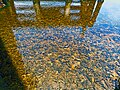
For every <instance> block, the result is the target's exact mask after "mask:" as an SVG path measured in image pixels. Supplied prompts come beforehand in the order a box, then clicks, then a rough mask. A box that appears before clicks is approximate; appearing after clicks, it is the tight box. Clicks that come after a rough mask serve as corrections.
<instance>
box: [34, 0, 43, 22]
mask: <svg viewBox="0 0 120 90" xmlns="http://www.w3.org/2000/svg"><path fill="white" fill-rule="evenodd" d="M33 6H34V9H35V12H36V19H37V20H38V21H39V20H41V18H42V15H41V7H40V0H33Z"/></svg>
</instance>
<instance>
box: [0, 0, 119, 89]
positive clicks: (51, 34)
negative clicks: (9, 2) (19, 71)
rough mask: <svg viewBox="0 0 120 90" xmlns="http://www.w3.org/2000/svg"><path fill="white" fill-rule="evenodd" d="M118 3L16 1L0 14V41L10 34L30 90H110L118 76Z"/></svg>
mask: <svg viewBox="0 0 120 90" xmlns="http://www.w3.org/2000/svg"><path fill="white" fill-rule="evenodd" d="M119 5H120V1H119V0H116V1H112V0H105V1H103V0H101V1H99V2H97V1H96V2H94V1H91V2H88V1H84V2H79V3H75V2H74V3H73V2H72V3H71V5H70V8H69V6H65V2H57V1H54V2H53V1H47V2H46V1H41V2H40V7H39V5H38V4H35V5H33V4H32V2H31V1H15V2H14V5H13V6H10V7H8V8H6V9H3V11H1V12H0V30H1V32H2V34H1V38H2V39H3V41H4V40H5V39H6V37H9V33H11V34H13V36H14V37H13V38H11V39H14V38H15V39H16V43H17V44H16V45H17V50H18V51H19V53H20V54H21V55H22V60H23V62H24V68H25V72H26V74H31V75H32V78H33V79H34V85H35V87H34V89H35V88H36V89H37V90H40V89H41V90H59V89H60V90H64V89H65V90H113V89H114V88H115V79H118V78H119V77H120V8H119ZM11 7H12V9H11ZM65 7H66V8H65ZM69 9H70V11H69ZM67 10H68V11H67ZM6 11H8V13H7V12H6ZM67 12H68V13H67ZM5 22H6V23H5ZM4 30H5V31H6V33H7V35H8V36H6V34H5V33H4ZM7 31H8V32H7ZM11 31H12V32H11ZM10 43H12V42H10ZM12 55H14V53H13V54H12ZM29 88H30V87H29ZM34 89H33V90H34Z"/></svg>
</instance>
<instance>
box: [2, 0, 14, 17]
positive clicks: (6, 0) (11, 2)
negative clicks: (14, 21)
mask: <svg viewBox="0 0 120 90" xmlns="http://www.w3.org/2000/svg"><path fill="white" fill-rule="evenodd" d="M3 2H4V4H6V5H8V6H9V10H10V13H11V14H12V15H16V10H15V6H14V0H3Z"/></svg>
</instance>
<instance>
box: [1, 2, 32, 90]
mask: <svg viewBox="0 0 120 90" xmlns="http://www.w3.org/2000/svg"><path fill="white" fill-rule="evenodd" d="M10 1H11V2H9V3H10V6H8V7H6V8H4V9H3V10H2V11H0V90H26V88H27V87H28V86H29V84H32V80H31V79H30V75H27V74H26V72H25V69H24V63H23V61H22V56H21V54H20V53H19V51H18V50H17V43H16V39H15V36H14V33H13V31H12V27H13V26H15V25H16V24H19V22H18V20H17V19H16V11H15V7H14V2H13V1H12V0H10ZM32 85H33V84H32Z"/></svg>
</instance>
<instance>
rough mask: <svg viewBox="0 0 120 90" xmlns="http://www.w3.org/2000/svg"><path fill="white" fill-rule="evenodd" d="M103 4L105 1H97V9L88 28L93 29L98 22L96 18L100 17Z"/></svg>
mask: <svg viewBox="0 0 120 90" xmlns="http://www.w3.org/2000/svg"><path fill="white" fill-rule="evenodd" d="M103 2H104V0H98V1H97V5H96V8H95V10H94V12H93V14H92V16H91V19H90V21H89V23H88V26H89V27H92V26H93V24H94V22H95V21H96V18H97V16H98V13H99V11H100V8H101V6H102V4H103Z"/></svg>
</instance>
